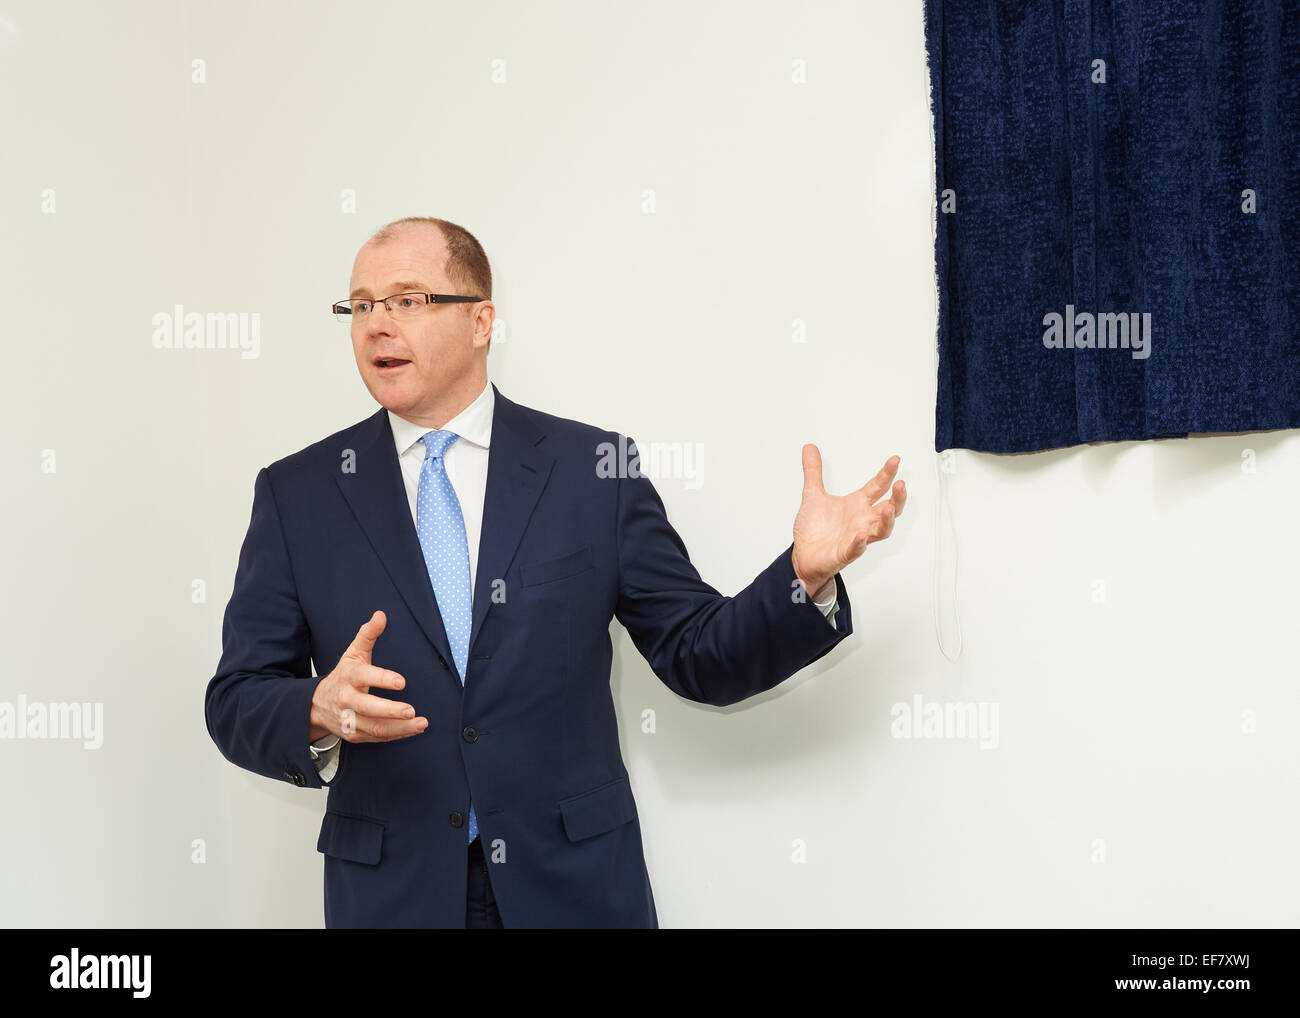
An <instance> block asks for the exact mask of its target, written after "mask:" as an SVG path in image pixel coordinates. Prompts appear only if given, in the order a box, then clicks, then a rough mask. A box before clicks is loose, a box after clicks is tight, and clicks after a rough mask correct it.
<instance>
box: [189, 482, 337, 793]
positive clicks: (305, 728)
mask: <svg viewBox="0 0 1300 1018" xmlns="http://www.w3.org/2000/svg"><path fill="white" fill-rule="evenodd" d="M221 643H222V652H221V661H220V663H219V664H218V665H217V673H216V675H214V676H213V678H212V680H211V681H210V682H209V683H208V688H207V695H206V698H205V701H204V713H205V715H206V717H207V724H208V733H209V734H210V735H211V736H212V740H213V741H214V742H215V743H216V744H217V747H218V748H219V749H220V750H221V752H222V754H223V755H224V756H225V757H226V759H227V760H229V761H230V762H231V763H233V764H237V765H239V766H240V767H243V768H245V769H246V770H250V771H253V772H255V773H257V774H261V775H264V776H265V777H268V778H277V779H280V780H282V781H288V782H290V783H291V784H294V785H299V786H305V787H310V788H320V787H321V786H322V782H321V779H320V775H319V773H318V772H317V769H316V767H315V766H313V764H312V760H311V755H310V753H308V751H307V746H308V744H309V741H310V735H309V727H310V718H311V699H312V693H313V692H315V689H316V685H317V683H318V682H320V679H319V677H314V676H312V668H311V643H310V634H309V631H308V628H307V620H306V618H305V617H304V616H303V612H302V607H301V605H300V604H299V602H298V592H297V586H296V584H295V583H294V577H293V568H292V566H291V564H290V561H289V552H288V549H287V547H286V546H285V541H284V532H283V530H282V529H281V523H280V515H279V512H278V510H277V508H276V502H275V492H274V490H273V488H272V485H271V475H270V473H269V471H268V470H267V469H266V468H265V467H264V468H262V470H261V471H259V473H258V475H257V480H256V482H255V483H254V486H253V514H252V519H251V521H250V522H249V525H248V533H247V535H246V536H245V537H244V544H243V548H242V549H241V550H240V552H239V564H238V566H237V568H236V571H235V584H234V589H233V591H232V593H231V595H230V602H229V603H228V604H227V605H226V614H225V620H224V622H223V625H222V630H221Z"/></svg>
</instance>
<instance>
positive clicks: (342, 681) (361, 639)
mask: <svg viewBox="0 0 1300 1018" xmlns="http://www.w3.org/2000/svg"><path fill="white" fill-rule="evenodd" d="M387 624H388V619H387V617H386V616H385V615H384V613H383V612H381V611H377V612H375V613H374V614H373V615H371V616H370V621H369V622H367V623H366V624H365V625H363V626H362V627H361V628H360V629H359V630H357V635H356V637H355V639H353V641H352V644H351V646H349V647H348V649H347V650H345V651H344V652H343V656H342V657H341V658H339V663H338V664H337V665H335V666H334V670H333V671H332V672H330V673H329V674H328V675H326V676H325V678H323V679H321V680H320V682H318V683H317V684H316V689H315V691H314V692H313V693H312V698H311V718H310V729H309V732H308V738H309V739H310V740H311V741H312V742H315V741H316V740H318V739H323V738H324V737H325V736H326V735H329V734H330V733H333V734H334V735H337V736H339V738H341V739H344V740H346V741H347V742H391V741H392V740H394V739H404V738H406V737H407V736H408V735H419V734H420V733H421V732H423V731H424V730H425V729H426V728H428V727H429V721H428V719H427V718H423V717H419V718H417V717H416V716H415V709H414V708H413V707H412V706H411V705H410V704H409V703H402V702H401V701H400V700H390V699H388V698H387V697H383V696H375V695H374V694H373V693H370V692H368V690H369V689H370V687H371V686H378V687H379V688H381V689H405V688H406V679H404V678H403V677H402V676H401V675H400V674H399V673H397V672H394V671H389V670H388V669H387V668H377V667H375V666H374V665H372V664H371V663H370V654H371V652H372V651H373V650H374V649H375V641H376V640H377V639H379V634H380V633H382V632H383V631H384V627H385V626H386V625H387Z"/></svg>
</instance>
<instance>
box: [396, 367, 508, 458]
mask: <svg viewBox="0 0 1300 1018" xmlns="http://www.w3.org/2000/svg"><path fill="white" fill-rule="evenodd" d="M495 405H496V396H495V394H494V393H493V392H492V382H491V380H489V381H488V382H487V384H486V385H484V386H483V391H482V392H480V393H479V394H478V398H477V399H475V400H474V402H473V403H471V404H470V405H469V406H467V407H466V408H465V409H464V410H462V411H461V412H460V413H458V414H457V415H456V416H455V417H453V418H452V419H451V420H449V421H448V422H447V423H446V424H444V425H443V426H442V428H441V429H440V430H442V431H454V432H455V433H456V434H458V435H459V436H460V440H461V441H463V442H472V443H473V444H474V445H478V446H482V447H483V448H484V449H486V448H488V447H489V446H490V445H491V441H492V412H493V409H494V407H495ZM388 423H389V424H390V425H391V426H392V429H393V444H394V445H395V446H396V447H397V455H398V456H402V455H403V454H404V453H406V452H407V451H408V450H409V449H410V448H411V447H412V446H413V445H415V443H416V442H418V441H419V440H420V439H421V438H422V437H423V436H425V435H427V434H428V433H429V432H430V431H433V430H434V429H433V428H426V427H425V426H424V425H423V424H415V423H414V422H412V421H408V420H407V419H406V418H405V417H398V416H397V414H395V413H393V412H392V411H391V410H389V411H388Z"/></svg>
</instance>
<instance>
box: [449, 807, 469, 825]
mask: <svg viewBox="0 0 1300 1018" xmlns="http://www.w3.org/2000/svg"><path fill="white" fill-rule="evenodd" d="M447 821H448V822H449V823H450V824H451V826H452V827H460V826H461V825H462V824H464V823H465V817H464V815H463V814H461V812H460V811H459V810H452V811H451V816H449V817H448V818H447Z"/></svg>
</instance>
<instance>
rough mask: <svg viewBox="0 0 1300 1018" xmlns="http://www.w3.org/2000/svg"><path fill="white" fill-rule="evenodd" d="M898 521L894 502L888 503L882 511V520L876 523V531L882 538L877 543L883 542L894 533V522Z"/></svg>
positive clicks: (878, 538) (879, 537)
mask: <svg viewBox="0 0 1300 1018" xmlns="http://www.w3.org/2000/svg"><path fill="white" fill-rule="evenodd" d="M897 519H898V513H897V511H896V510H895V509H894V503H893V502H886V503H885V507H884V509H883V510H881V513H880V519H879V520H877V521H876V530H877V532H878V533H879V535H880V536H878V537H877V538H876V540H877V541H883V540H884V539H885V538H886V537H888V536H889V535H890V534H892V533H893V532H894V522H895V521H896V520H897Z"/></svg>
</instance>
